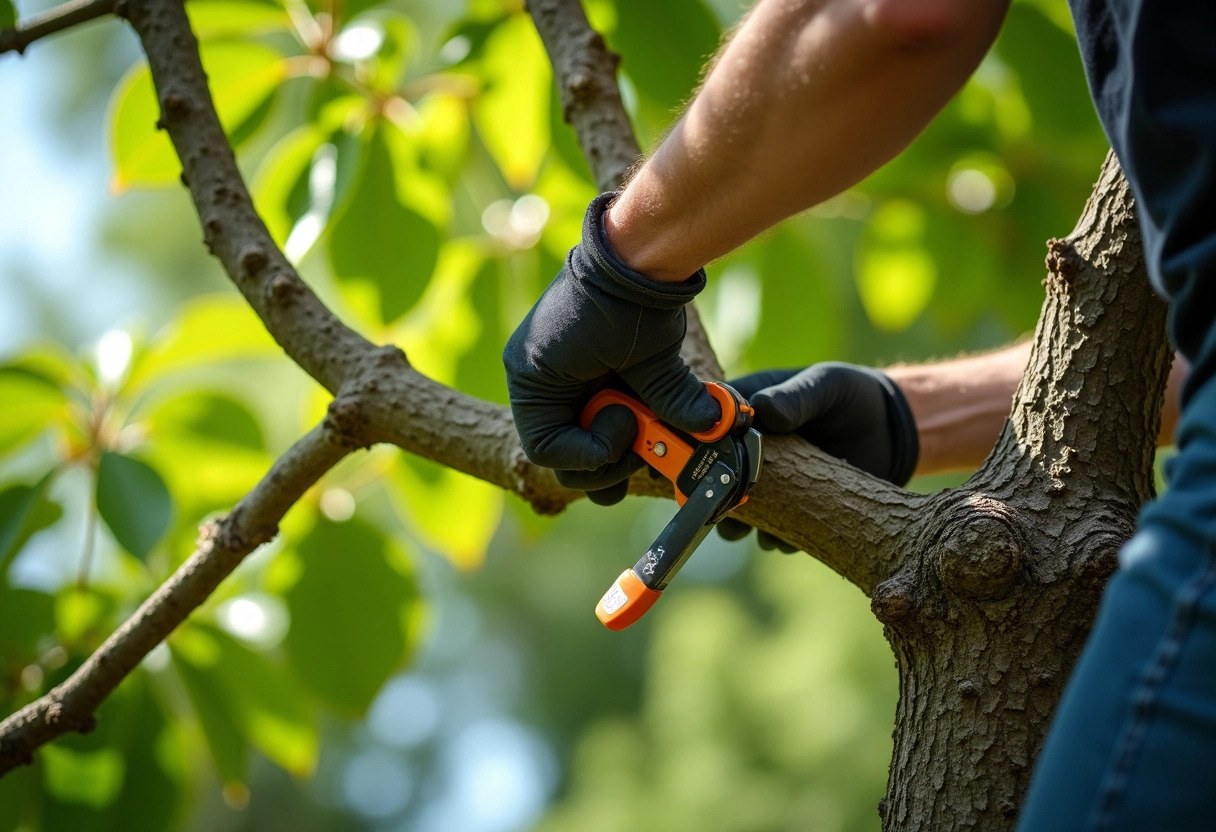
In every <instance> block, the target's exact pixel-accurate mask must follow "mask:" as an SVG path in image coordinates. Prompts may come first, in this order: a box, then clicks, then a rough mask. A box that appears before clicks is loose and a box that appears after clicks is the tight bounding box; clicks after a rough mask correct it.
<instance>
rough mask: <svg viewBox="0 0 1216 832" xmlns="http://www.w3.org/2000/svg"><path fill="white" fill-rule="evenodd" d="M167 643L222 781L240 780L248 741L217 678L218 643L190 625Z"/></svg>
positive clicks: (246, 758) (243, 770)
mask: <svg viewBox="0 0 1216 832" xmlns="http://www.w3.org/2000/svg"><path fill="white" fill-rule="evenodd" d="M168 643H169V653H170V655H171V656H172V657H173V667H174V669H175V670H176V671H177V675H178V677H179V678H180V679H181V681H182V687H184V688H185V689H186V695H187V696H188V697H189V698H190V704H191V705H192V706H193V707H194V714H195V716H197V717H198V724H199V727H200V728H201V729H202V731H203V737H204V738H205V739H206V741H207V747H208V748H209V749H210V751H211V759H212V760H213V761H214V762H215V768H216V770H217V771H218V772H219V773H220V776H221V777H222V778H223V779H224V781H225V782H229V783H231V782H241V781H243V780H244V779H245V771H246V765H247V762H248V757H249V740H248V738H247V737H246V736H245V733H244V731H243V730H242V728H241V725H240V719H239V717H238V716H237V714H236V712H235V709H234V708H233V705H232V701H231V699H230V697H229V696H228V692H227V690H226V689H225V687H224V685H223V683H222V682H221V681H220V677H219V673H218V668H219V663H220V658H221V652H220V647H219V645H218V644H216V642H215V639H214V638H212V637H211V636H210V634H208V633H204V632H202V631H201V630H200V629H199V628H197V627H193V626H186V627H183V628H181V629H180V630H179V631H178V632H177V633H174V635H173V636H172V638H170V639H169V642H168Z"/></svg>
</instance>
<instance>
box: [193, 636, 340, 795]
mask: <svg viewBox="0 0 1216 832" xmlns="http://www.w3.org/2000/svg"><path fill="white" fill-rule="evenodd" d="M192 627H193V629H195V630H197V631H199V632H201V633H203V634H204V635H205V636H207V637H209V638H210V639H211V640H212V642H213V643H214V645H215V647H216V648H217V649H218V651H219V655H218V659H217V660H216V663H215V664H214V665H211V666H210V667H209V668H208V669H207V672H208V673H210V674H211V675H213V676H214V677H215V680H216V681H217V682H218V685H219V687H220V689H221V690H222V692H223V694H224V695H225V696H226V698H227V699H228V702H229V704H230V710H231V712H232V714H233V715H234V716H235V718H236V719H237V723H238V726H239V728H240V730H241V731H242V733H243V734H244V735H245V737H247V738H248V740H249V742H250V743H252V744H253V746H254V747H255V748H257V749H258V750H260V751H261V752H262V753H263V754H265V755H266V756H267V758H269V759H270V760H272V761H273V762H275V763H277V764H278V765H280V766H282V767H283V768H284V769H286V770H287V771H289V772H291V773H292V774H294V775H296V776H297V777H307V776H308V775H310V774H311V773H312V771H313V769H314V768H315V766H316V762H317V751H318V749H319V742H320V741H319V738H318V735H317V725H316V720H315V718H314V716H313V714H312V712H311V711H310V709H309V708H308V706H307V705H306V703H305V699H304V697H301V696H300V692H299V690H298V689H296V687H295V686H294V684H293V681H292V680H291V679H290V678H289V677H288V676H287V674H286V673H285V672H284V669H283V668H282V667H281V666H280V665H278V664H276V663H275V662H274V661H272V659H271V657H270V656H269V655H267V654H263V653H257V652H254V651H253V650H251V649H250V648H248V647H246V646H245V645H244V644H242V643H241V642H239V641H237V640H236V639H234V638H233V637H232V636H230V635H228V634H227V633H225V632H223V631H222V630H218V629H216V628H214V627H210V626H207V625H205V624H194V625H192Z"/></svg>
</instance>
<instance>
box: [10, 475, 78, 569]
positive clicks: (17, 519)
mask: <svg viewBox="0 0 1216 832" xmlns="http://www.w3.org/2000/svg"><path fill="white" fill-rule="evenodd" d="M54 476H55V472H54V471H51V472H48V473H47V474H46V476H44V477H43V478H42V479H40V480H39V481H38V482H37V483H36V484H34V485H12V486H9V487H8V488H6V489H4V490H3V491H0V586H3V585H4V583H5V582H6V580H7V578H6V576H7V573H8V565H9V563H10V562H11V561H12V559H13V558H14V557H16V555H17V553H18V552H20V551H21V549H22V547H24V546H25V544H26V543H27V542H28V541H29V539H30V538H31V537H33V536H34V535H35V534H37V533H38V532H40V531H42V530H43V529H45V528H47V527H48V526H50V525H52V524H53V523H56V522H58V520H59V518H60V517H62V516H63V509H62V508H61V507H60V506H59V504H58V503H55V502H52V501H51V500H49V499H47V490H48V489H49V488H50V485H51V480H52V479H54Z"/></svg>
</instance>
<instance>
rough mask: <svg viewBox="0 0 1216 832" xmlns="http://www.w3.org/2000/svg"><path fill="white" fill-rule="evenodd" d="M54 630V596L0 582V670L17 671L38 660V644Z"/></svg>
mask: <svg viewBox="0 0 1216 832" xmlns="http://www.w3.org/2000/svg"><path fill="white" fill-rule="evenodd" d="M54 631H55V599H54V597H53V596H51V595H47V594H46V593H45V592H38V591H36V590H33V589H10V588H8V587H5V586H4V585H3V584H0V662H2V664H0V670H4V671H6V672H8V673H14V672H18V671H20V669H21V666H22V665H24V664H26V663H28V662H31V661H33V660H35V659H37V658H38V654H39V643H40V642H41V641H42V640H43V639H44V638H47V637H49V636H50V635H51V634H52V633H54Z"/></svg>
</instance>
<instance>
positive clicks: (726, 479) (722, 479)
mask: <svg viewBox="0 0 1216 832" xmlns="http://www.w3.org/2000/svg"><path fill="white" fill-rule="evenodd" d="M718 480H719V481H720V482H721V483H722V484H723V485H726V484H727V483H728V482H730V474H723V475H722V476H720V477H718Z"/></svg>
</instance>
